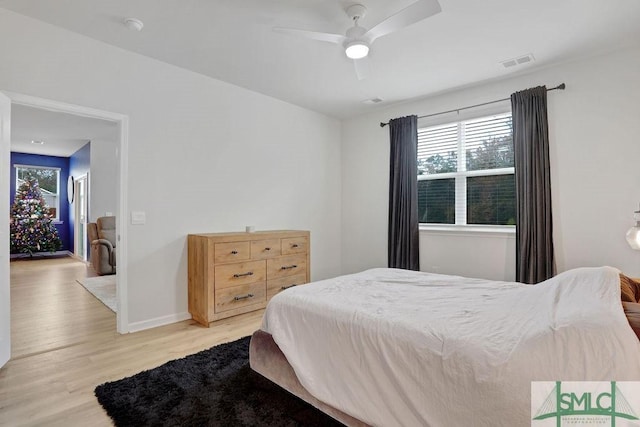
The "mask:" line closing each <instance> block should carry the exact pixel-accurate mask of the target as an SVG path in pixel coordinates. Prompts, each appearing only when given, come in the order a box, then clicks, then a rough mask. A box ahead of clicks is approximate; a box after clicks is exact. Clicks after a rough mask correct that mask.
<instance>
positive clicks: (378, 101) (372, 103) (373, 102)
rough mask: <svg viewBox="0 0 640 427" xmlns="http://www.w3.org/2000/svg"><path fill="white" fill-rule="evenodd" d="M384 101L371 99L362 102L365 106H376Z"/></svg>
mask: <svg viewBox="0 0 640 427" xmlns="http://www.w3.org/2000/svg"><path fill="white" fill-rule="evenodd" d="M382 101H383V100H382V99H380V98H371V99H365V100H364V101H362V103H363V104H367V105H374V104H378V103H380V102H382Z"/></svg>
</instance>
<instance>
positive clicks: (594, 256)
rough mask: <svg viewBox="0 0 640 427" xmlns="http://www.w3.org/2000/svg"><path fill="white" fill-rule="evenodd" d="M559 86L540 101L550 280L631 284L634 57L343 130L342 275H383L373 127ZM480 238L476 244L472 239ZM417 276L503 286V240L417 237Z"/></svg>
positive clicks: (638, 188) (611, 58) (621, 55)
mask: <svg viewBox="0 0 640 427" xmlns="http://www.w3.org/2000/svg"><path fill="white" fill-rule="evenodd" d="M562 82H565V83H566V84H567V89H566V90H565V91H564V92H559V91H556V92H551V93H549V96H548V100H549V126H550V143H551V147H550V161H551V181H552V198H553V215H554V239H555V247H556V258H557V265H558V270H559V271H564V270H567V269H571V268H575V267H580V266H598V265H612V266H616V267H618V268H620V269H621V270H623V271H624V272H626V273H628V274H630V275H633V276H636V277H637V276H638V275H640V252H635V251H632V250H631V249H630V248H629V246H628V245H627V243H626V241H625V238H624V235H625V232H626V230H627V229H628V228H629V227H630V226H631V225H633V211H634V210H637V208H638V203H639V202H640V168H638V159H640V140H639V139H638V135H639V134H640V102H638V100H639V99H640V85H639V84H638V82H640V49H634V50H627V51H621V52H617V53H612V54H609V55H605V56H599V57H593V58H589V59H584V60H581V61H576V62H572V63H567V64H563V65H560V66H556V67H553V68H546V69H544V70H541V71H538V72H535V73H531V74H527V75H521V76H516V77H512V78H505V79H503V80H501V81H494V82H490V83H487V84H483V85H479V86H476V87H470V88H467V89H464V90H459V91H455V92H451V93H447V94H442V95H440V96H436V97H432V98H428V99H422V100H419V101H414V102H409V103H406V104H402V105H398V106H394V107H390V108H388V109H386V110H384V111H378V112H375V113H372V114H368V115H365V116H360V117H357V118H354V119H351V120H348V121H346V122H344V123H343V156H342V162H343V163H342V173H343V182H342V186H343V187H342V191H343V197H342V225H343V244H342V251H343V254H344V260H343V272H345V273H348V272H353V271H357V270H361V269H364V268H369V267H375V266H385V265H386V256H387V237H386V233H387V212H388V205H387V203H388V174H389V166H388V163H389V136H388V134H389V133H388V128H384V129H381V128H380V127H379V122H381V121H383V122H386V121H388V119H390V118H394V117H400V116H405V115H410V114H417V115H425V114H430V113H436V112H439V111H446V110H450V109H455V108H459V107H463V106H466V105H473V104H476V103H482V102H486V101H491V100H494V99H501V98H505V97H508V96H509V95H510V94H511V93H512V92H514V91H517V90H522V89H526V88H528V87H533V86H537V85H543V84H546V85H547V86H549V87H551V86H555V85H557V84H559V83H562ZM482 236H484V237H482ZM420 240H421V249H423V252H424V253H423V254H422V255H421V269H423V270H428V269H429V268H433V267H434V266H436V267H437V269H438V271H439V272H443V273H451V274H462V275H470V276H478V277H489V278H497V279H507V280H513V278H514V271H515V268H514V267H513V262H514V259H515V256H514V254H513V251H514V250H515V249H514V248H515V245H514V243H513V239H511V240H510V239H509V238H505V236H504V235H498V236H492V235H480V236H478V235H469V236H465V235H462V236H450V235H442V234H441V233H440V234H437V233H436V234H435V235H431V234H428V233H423V234H422V235H421V239H420Z"/></svg>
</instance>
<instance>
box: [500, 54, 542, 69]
mask: <svg viewBox="0 0 640 427" xmlns="http://www.w3.org/2000/svg"><path fill="white" fill-rule="evenodd" d="M533 61H535V58H534V57H533V55H532V54H530V53H529V54H527V55H523V56H519V57H517V58H512V59H507V60H506V61H502V62H500V63H501V64H502V66H503V67H504V68H511V67H515V66H516V65H522V64H527V63H529V62H533Z"/></svg>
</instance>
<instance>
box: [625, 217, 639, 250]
mask: <svg viewBox="0 0 640 427" xmlns="http://www.w3.org/2000/svg"><path fill="white" fill-rule="evenodd" d="M627 243H629V246H631V249H635V250H636V251H640V222H636V225H634V226H633V227H631V228H630V229H629V231H627Z"/></svg>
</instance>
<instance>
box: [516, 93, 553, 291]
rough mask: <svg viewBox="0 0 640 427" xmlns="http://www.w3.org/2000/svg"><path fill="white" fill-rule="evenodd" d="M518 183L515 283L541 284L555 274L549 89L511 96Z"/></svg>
mask: <svg viewBox="0 0 640 427" xmlns="http://www.w3.org/2000/svg"><path fill="white" fill-rule="evenodd" d="M511 112H512V115H513V148H514V164H515V181H516V280H517V281H518V282H522V283H538V282H541V281H543V280H546V279H548V278H550V277H553V276H554V275H555V272H556V268H555V260H554V254H553V221H552V218H551V178H550V172H549V170H550V167H549V125H548V122H547V88H546V87H544V86H538V87H535V88H533V89H527V90H523V91H521V92H516V93H514V94H512V95H511Z"/></svg>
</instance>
